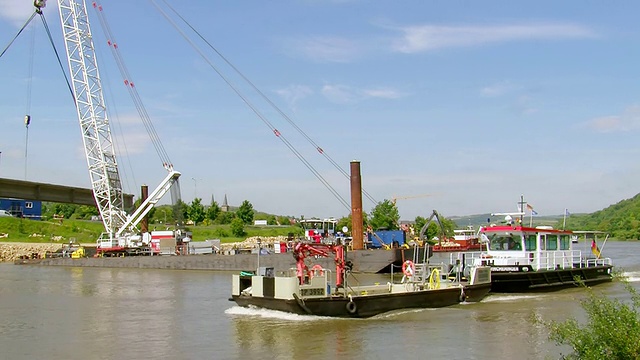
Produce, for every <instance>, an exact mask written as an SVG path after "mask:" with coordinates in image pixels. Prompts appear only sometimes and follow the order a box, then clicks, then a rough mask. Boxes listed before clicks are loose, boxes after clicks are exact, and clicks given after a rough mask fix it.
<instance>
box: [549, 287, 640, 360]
mask: <svg viewBox="0 0 640 360" xmlns="http://www.w3.org/2000/svg"><path fill="white" fill-rule="evenodd" d="M615 279H616V281H621V282H622V283H623V284H624V287H625V289H626V291H627V292H628V293H629V294H631V303H630V304H628V303H624V302H622V301H620V300H619V299H611V298H608V297H606V296H605V295H604V294H596V293H595V292H594V291H593V290H592V289H591V288H587V289H586V291H588V295H587V297H586V298H585V299H583V300H582V301H581V306H582V308H583V309H584V310H585V312H586V313H587V319H588V321H587V323H586V324H582V325H581V324H579V323H578V321H577V320H576V319H574V318H571V319H568V320H565V321H563V322H559V321H549V322H545V321H542V320H540V319H538V320H539V321H540V322H542V323H543V324H545V325H546V327H547V328H548V329H549V330H550V335H549V339H550V340H553V341H555V343H556V344H557V345H569V346H571V348H573V353H572V354H569V355H565V356H563V359H583V360H591V359H593V360H601V359H640V313H639V312H638V310H639V308H640V295H638V292H637V291H636V290H635V289H634V288H633V287H632V286H631V285H630V284H629V282H628V281H627V280H626V279H625V278H623V277H622V276H621V275H616V276H615Z"/></svg>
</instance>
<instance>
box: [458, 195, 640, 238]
mask: <svg viewBox="0 0 640 360" xmlns="http://www.w3.org/2000/svg"><path fill="white" fill-rule="evenodd" d="M489 218H491V222H492V223H498V222H499V221H500V218H499V217H497V216H493V217H492V216H491V214H476V215H467V216H451V217H449V218H448V219H449V220H452V221H454V222H455V223H456V225H457V226H458V228H464V227H466V226H468V225H473V226H474V227H475V228H478V227H479V226H484V225H487V219H489ZM529 220H530V218H529V216H526V217H525V219H524V223H525V225H529ZM563 221H564V222H565V224H564V225H565V228H566V229H569V230H598V231H604V232H607V233H609V235H610V236H611V237H612V238H614V239H618V240H640V194H638V195H636V196H634V197H633V198H631V199H626V200H622V201H620V202H618V203H616V204H614V205H611V206H609V207H607V208H604V209H602V210H599V211H596V212H594V213H591V214H571V215H569V216H568V217H567V218H566V219H564V218H563V215H552V216H534V217H533V226H539V225H551V226H553V227H554V228H556V229H561V228H562V225H563Z"/></svg>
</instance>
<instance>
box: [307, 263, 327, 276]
mask: <svg viewBox="0 0 640 360" xmlns="http://www.w3.org/2000/svg"><path fill="white" fill-rule="evenodd" d="M316 274H318V275H320V276H322V275H324V268H323V267H322V266H321V265H320V264H315V265H313V266H312V267H311V271H310V272H309V278H313V277H314V276H315V275H316Z"/></svg>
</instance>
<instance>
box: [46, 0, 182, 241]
mask: <svg viewBox="0 0 640 360" xmlns="http://www.w3.org/2000/svg"><path fill="white" fill-rule="evenodd" d="M45 4H46V0H36V1H35V2H34V5H35V6H36V7H37V8H38V9H39V10H40V9H41V8H43V7H45ZM58 7H59V10H60V11H59V13H60V20H61V23H62V32H63V36H64V43H65V49H66V51H67V60H68V64H69V73H70V78H71V82H72V89H73V95H74V98H75V104H76V111H77V113H78V120H79V122H80V130H81V133H82V142H83V145H84V151H85V156H86V159H87V167H88V169H89V176H90V178H91V187H92V189H93V196H94V198H95V200H96V205H97V207H98V211H99V212H100V215H101V217H102V222H103V224H104V227H105V231H106V233H104V234H102V236H101V237H100V239H98V250H99V251H100V249H101V248H116V247H127V246H130V245H131V244H133V242H131V241H130V239H132V238H134V237H136V238H139V236H135V235H134V233H135V232H136V226H137V225H138V223H139V222H140V221H141V220H142V219H143V218H144V216H146V215H147V213H148V212H149V211H150V210H151V208H153V206H154V205H155V204H156V203H157V202H158V201H159V200H160V198H162V196H163V195H165V194H166V193H167V192H168V191H169V189H170V188H171V186H172V185H173V184H174V183H175V182H176V181H177V179H178V178H179V177H180V173H179V172H177V171H175V170H173V166H166V168H167V170H168V171H169V174H168V175H167V176H166V177H165V179H164V180H163V181H162V183H160V185H159V186H158V187H157V188H156V189H155V190H154V191H153V192H152V194H151V195H150V196H149V197H148V198H147V199H146V200H145V201H144V202H143V203H142V205H141V206H140V207H139V208H138V209H137V210H136V212H135V213H134V214H133V215H132V216H128V215H127V213H126V211H125V209H124V196H123V195H124V191H123V189H122V183H121V181H120V175H119V172H118V163H117V161H116V155H115V150H114V146H113V141H112V137H111V129H110V126H109V119H108V117H107V108H106V105H105V102H104V96H103V93H102V82H101V80H100V73H99V71H98V62H97V58H96V54H95V47H94V44H93V36H92V34H91V27H90V26H89V17H88V14H87V7H86V4H85V1H84V0H58ZM132 235H133V236H132Z"/></svg>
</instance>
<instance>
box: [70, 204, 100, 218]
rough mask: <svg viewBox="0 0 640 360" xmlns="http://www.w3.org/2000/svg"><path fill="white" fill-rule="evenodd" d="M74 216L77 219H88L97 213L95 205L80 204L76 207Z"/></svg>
mask: <svg viewBox="0 0 640 360" xmlns="http://www.w3.org/2000/svg"><path fill="white" fill-rule="evenodd" d="M75 214H76V217H77V218H78V219H84V220H89V219H91V217H92V216H95V215H99V214H98V208H97V207H95V206H88V205H80V206H78V207H77V208H76V211H75Z"/></svg>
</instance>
